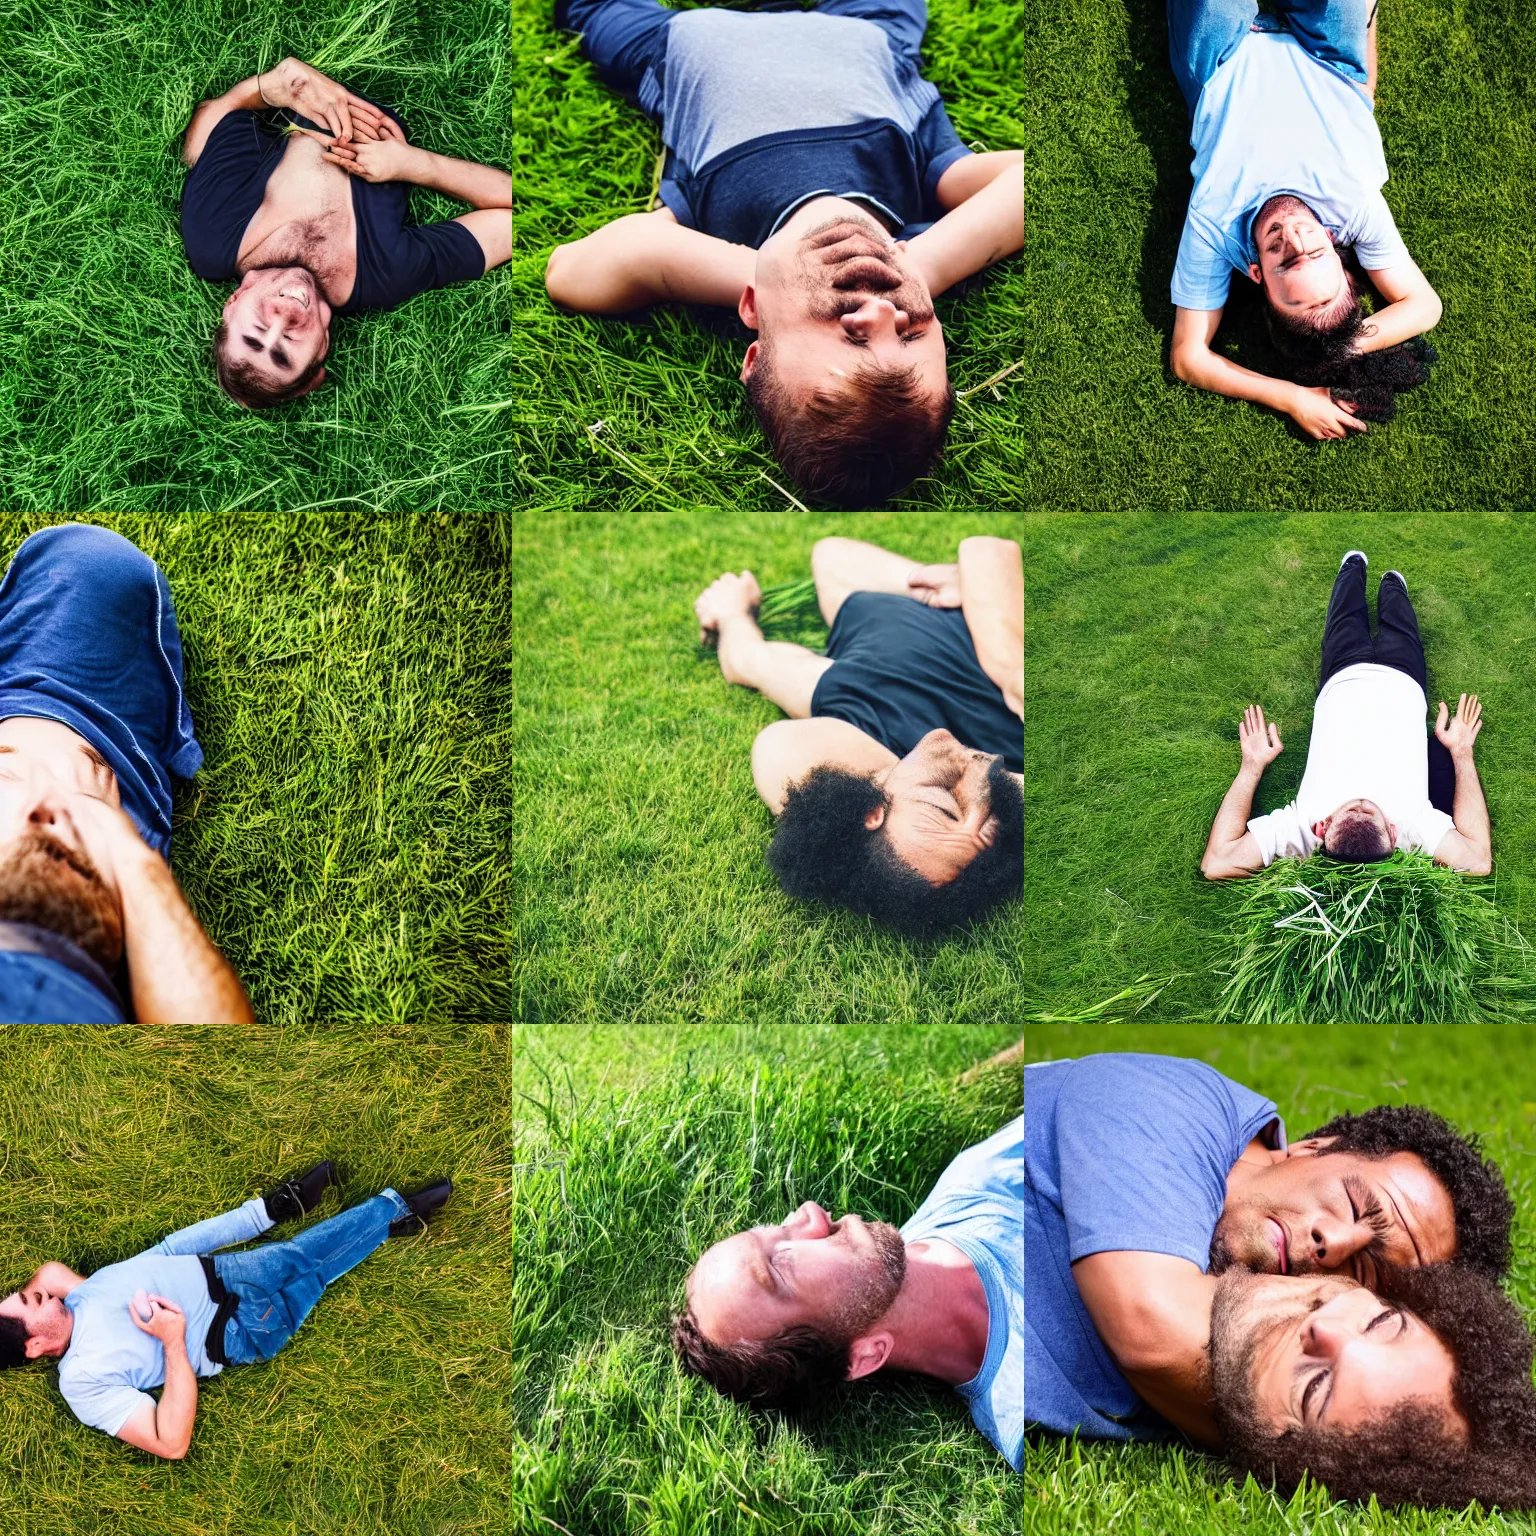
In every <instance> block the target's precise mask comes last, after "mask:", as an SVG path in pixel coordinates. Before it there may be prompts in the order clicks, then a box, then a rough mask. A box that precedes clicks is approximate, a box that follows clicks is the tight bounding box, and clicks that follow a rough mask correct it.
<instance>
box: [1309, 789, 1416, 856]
mask: <svg viewBox="0 0 1536 1536" xmlns="http://www.w3.org/2000/svg"><path fill="white" fill-rule="evenodd" d="M1356 826H1369V827H1373V828H1374V829H1375V830H1376V831H1377V832H1378V833H1379V834H1380V835H1381V836H1382V837H1384V838H1385V839H1386V842H1387V847H1388V848H1389V849H1390V848H1394V847H1396V845H1397V828H1396V827H1395V826H1394V825H1393V824H1392V823H1391V822H1390V821H1388V820H1387V813H1386V812H1385V811H1384V810H1382V808H1381V807H1380V806H1379V805H1377V804H1376V802H1375V801H1374V800H1365V799H1356V800H1346V801H1345V802H1344V803H1343V805H1341V806H1340V807H1339V808H1338V810H1336V811H1334V812H1333V813H1332V814H1331V815H1328V816H1325V817H1323V819H1322V820H1321V821H1314V822H1313V823H1312V835H1313V836H1314V837H1319V838H1321V839H1322V841H1323V847H1324V848H1326V849H1327V850H1328V852H1329V853H1332V852H1333V851H1334V850H1335V849H1336V848H1337V847H1338V845H1339V841H1340V838H1341V837H1342V835H1343V833H1344V831H1345V830H1346V828H1350V827H1356Z"/></svg>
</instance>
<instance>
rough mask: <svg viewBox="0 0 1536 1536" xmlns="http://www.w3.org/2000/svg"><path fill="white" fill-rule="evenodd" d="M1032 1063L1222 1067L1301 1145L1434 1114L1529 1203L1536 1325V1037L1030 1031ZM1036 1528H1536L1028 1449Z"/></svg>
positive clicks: (1129, 1452) (1497, 1033)
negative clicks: (1284, 1496) (1265, 1103)
mask: <svg viewBox="0 0 1536 1536" xmlns="http://www.w3.org/2000/svg"><path fill="white" fill-rule="evenodd" d="M1026 1041H1027V1051H1026V1055H1025V1059H1026V1060H1027V1061H1048V1060H1055V1059H1058V1058H1061V1057H1069V1056H1086V1055H1089V1054H1091V1053H1093V1052H1096V1051H1152V1052H1159V1053H1163V1054H1166V1055H1172V1056H1194V1057H1199V1058H1200V1059H1201V1060H1204V1061H1208V1062H1210V1064H1211V1065H1212V1066H1214V1067H1216V1068H1217V1069H1218V1070H1220V1071H1222V1072H1224V1073H1226V1075H1227V1076H1228V1077H1231V1078H1234V1079H1235V1080H1236V1081H1238V1082H1240V1083H1245V1084H1247V1085H1248V1086H1249V1087H1250V1088H1253V1089H1256V1090H1257V1091H1258V1092H1259V1093H1262V1094H1265V1095H1267V1096H1268V1097H1269V1098H1271V1099H1273V1100H1274V1101H1275V1103H1276V1104H1277V1105H1278V1106H1279V1108H1280V1113H1281V1115H1282V1116H1283V1117H1284V1119H1285V1125H1286V1131H1287V1134H1288V1135H1289V1136H1290V1138H1291V1139H1292V1140H1293V1141H1294V1140H1296V1139H1298V1138H1299V1137H1301V1136H1302V1135H1304V1134H1305V1133H1306V1132H1308V1131H1310V1130H1313V1129H1314V1128H1315V1127H1317V1126H1320V1125H1322V1124H1324V1123H1325V1122H1326V1121H1328V1120H1329V1119H1331V1118H1332V1117H1333V1116H1334V1115H1336V1114H1339V1113H1342V1112H1343V1111H1345V1110H1352V1111H1355V1112H1356V1113H1358V1112H1359V1111H1361V1110H1363V1109H1366V1108H1368V1107H1369V1106H1370V1105H1373V1104H1405V1103H1407V1104H1427V1105H1428V1106H1429V1107H1430V1108H1431V1109H1434V1110H1437V1111H1438V1112H1439V1113H1440V1114H1443V1115H1445V1116H1446V1118H1447V1119H1449V1120H1451V1121H1452V1122H1453V1123H1454V1124H1456V1125H1458V1126H1459V1127H1461V1129H1462V1130H1464V1131H1475V1132H1477V1133H1478V1134H1479V1135H1480V1136H1481V1137H1482V1139H1483V1144H1484V1149H1485V1151H1486V1152H1487V1154H1488V1155H1489V1156H1490V1157H1492V1158H1493V1159H1494V1160H1495V1161H1496V1162H1497V1163H1498V1164H1499V1165H1500V1167H1501V1168H1503V1170H1504V1176H1505V1179H1506V1181H1507V1182H1508V1185H1509V1190H1510V1193H1511V1195H1513V1197H1514V1201H1515V1207H1516V1217H1515V1262H1514V1266H1513V1269H1512V1271H1511V1274H1510V1278H1509V1280H1508V1282H1507V1289H1508V1290H1509V1292H1510V1294H1511V1295H1512V1296H1513V1297H1514V1298H1515V1300H1516V1301H1517V1302H1518V1303H1519V1304H1520V1305H1521V1307H1522V1308H1523V1309H1524V1310H1525V1312H1526V1315H1527V1317H1528V1318H1531V1319H1533V1320H1536V1248H1533V1245H1532V1240H1531V1237H1532V1230H1533V1225H1536V1150H1533V1148H1536V1142H1533V1139H1532V1137H1533V1128H1536V1069H1533V1066H1532V1063H1533V1061H1536V1030H1532V1029H1531V1028H1529V1027H1526V1026H1512V1025H1457V1026H1447V1027H1444V1028H1432V1029H1424V1028H1404V1029H1394V1028H1390V1027H1381V1028H1369V1027H1354V1028H1351V1027H1348V1026H1344V1027H1340V1028H1337V1029H1328V1030H1322V1029H1315V1028H1307V1027H1299V1028H1283V1027H1275V1028H1268V1029H1254V1028H1251V1027H1249V1028H1245V1027H1240V1026H1218V1025H1210V1024H1198V1025H1196V1024H1183V1025H1173V1024H1169V1025H1161V1026H1144V1025H1131V1024H1119V1025H1109V1026H1104V1025H1095V1026H1094V1027H1092V1028H1082V1027H1078V1028H1070V1027H1066V1026H1060V1025H1054V1026H1048V1025H1039V1024H1032V1025H1030V1026H1029V1029H1028V1033H1027V1035H1026ZM1024 1505H1025V1516H1024V1530H1025V1531H1026V1532H1028V1533H1029V1536H1098V1533H1100V1532H1104V1531H1125V1532H1128V1533H1136V1536H1141V1533H1143V1532H1144V1533H1146V1536H1216V1533H1218V1532H1220V1533H1226V1532H1231V1531H1242V1532H1244V1533H1251V1536H1301V1533H1303V1532H1307V1533H1312V1536H1364V1533H1367V1532H1371V1533H1374V1532H1383V1531H1392V1532H1400V1533H1402V1536H1440V1533H1441V1532H1446V1531H1464V1532H1477V1533H1493V1532H1505V1531H1510V1532H1514V1531H1519V1532H1530V1531H1532V1530H1536V1517H1532V1516H1530V1515H1510V1516H1503V1515H1498V1516H1489V1515H1486V1514H1483V1513H1480V1512H1478V1511H1476V1510H1470V1511H1465V1512H1458V1513H1455V1514H1451V1513H1447V1512H1443V1511H1434V1512H1426V1511H1419V1510H1401V1511H1395V1512H1392V1513H1390V1514H1389V1513H1384V1512H1382V1511H1380V1510H1377V1509H1374V1508H1369V1507H1367V1508H1361V1507H1360V1506H1358V1505H1350V1504H1335V1503H1333V1502H1332V1501H1331V1500H1329V1499H1328V1498H1327V1497H1326V1496H1325V1495H1324V1494H1323V1493H1322V1492H1321V1491H1320V1490H1318V1489H1316V1488H1312V1489H1307V1490H1303V1491H1302V1492H1301V1493H1298V1494H1297V1496H1296V1498H1295V1499H1294V1500H1293V1501H1291V1502H1290V1503H1285V1502H1283V1501H1281V1500H1278V1499H1276V1498H1275V1496H1274V1495H1273V1494H1271V1493H1269V1492H1268V1491H1266V1490H1264V1489H1261V1488H1260V1487H1259V1486H1258V1485H1257V1484H1256V1483H1254V1482H1252V1481H1249V1482H1247V1483H1245V1484H1243V1485H1241V1486H1240V1485H1238V1484H1236V1483H1234V1482H1233V1481H1232V1480H1231V1478H1230V1477H1228V1476H1227V1474H1226V1472H1225V1470H1224V1467H1223V1464H1222V1463H1221V1462H1219V1461H1217V1460H1216V1459H1214V1458H1211V1457H1207V1456H1202V1455H1199V1454H1196V1453H1194V1452H1191V1451H1185V1450H1182V1449H1176V1448H1173V1449H1170V1448H1166V1447H1153V1446H1111V1445H1107V1444H1104V1443H1091V1442H1078V1443H1076V1444H1074V1443H1072V1442H1069V1441H1065V1440H1062V1439H1060V1438H1058V1437H1056V1436H1052V1435H1048V1434H1044V1433H1040V1434H1038V1435H1036V1436H1035V1437H1032V1438H1030V1437H1026V1440H1025V1450H1024Z"/></svg>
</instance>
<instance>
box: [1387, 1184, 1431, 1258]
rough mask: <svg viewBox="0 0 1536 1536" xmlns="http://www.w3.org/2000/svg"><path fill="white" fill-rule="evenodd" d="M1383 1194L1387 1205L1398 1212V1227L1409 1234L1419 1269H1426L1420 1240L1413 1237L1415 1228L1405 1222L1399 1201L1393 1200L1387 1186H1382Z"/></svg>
mask: <svg viewBox="0 0 1536 1536" xmlns="http://www.w3.org/2000/svg"><path fill="white" fill-rule="evenodd" d="M1381 1192H1382V1194H1384V1195H1385V1196H1386V1197H1387V1204H1388V1205H1390V1206H1391V1207H1392V1209H1393V1210H1394V1211H1396V1212H1397V1221H1398V1225H1399V1226H1400V1227H1402V1229H1403V1231H1404V1232H1406V1233H1407V1234H1408V1241H1409V1242H1410V1243H1412V1244H1413V1257H1414V1261H1415V1263H1417V1264H1418V1266H1419V1268H1420V1269H1422V1268H1423V1267H1424V1255H1423V1254H1422V1253H1420V1252H1419V1240H1418V1238H1416V1237H1415V1236H1414V1235H1413V1228H1412V1227H1410V1226H1409V1225H1408V1223H1407V1221H1406V1220H1404V1218H1403V1213H1402V1211H1401V1209H1399V1207H1398V1203H1397V1201H1396V1200H1394V1199H1393V1198H1392V1191H1391V1190H1390V1189H1388V1188H1387V1187H1386V1185H1385V1184H1383V1185H1382V1187H1381Z"/></svg>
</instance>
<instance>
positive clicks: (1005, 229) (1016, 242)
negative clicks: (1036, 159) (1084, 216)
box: [907, 152, 1024, 296]
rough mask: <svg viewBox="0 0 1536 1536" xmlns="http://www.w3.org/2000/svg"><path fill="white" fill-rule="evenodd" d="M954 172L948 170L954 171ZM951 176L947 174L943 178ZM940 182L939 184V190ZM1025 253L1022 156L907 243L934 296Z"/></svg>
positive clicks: (1020, 154)
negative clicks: (1009, 258) (976, 273)
mask: <svg viewBox="0 0 1536 1536" xmlns="http://www.w3.org/2000/svg"><path fill="white" fill-rule="evenodd" d="M954 168H955V167H953V166H952V167H951V168H950V169H951V170H953V169H954ZM948 174H949V172H947V171H946V172H945V175H946V176H947V175H948ZM943 184H944V178H943V177H940V178H939V185H940V186H941V187H942V186H943ZM1023 247H1024V156H1023V153H1022V152H1020V153H1019V155H1018V160H1017V161H1016V162H1015V163H1014V164H1011V165H1007V166H1004V167H1003V168H1002V169H1001V170H1000V171H999V172H998V173H997V174H996V175H995V176H993V177H992V179H991V180H990V181H988V182H987V184H986V185H985V186H984V187H982V188H981V189H980V190H979V191H977V192H976V193H975V194H974V195H973V196H971V197H968V198H967V199H966V200H965V201H964V202H963V203H961V204H959V205H958V206H957V207H956V208H954V209H952V210H951V211H950V212H949V213H946V214H945V215H944V217H943V218H942V219H940V220H939V221H938V222H937V223H936V224H933V225H931V226H930V227H929V228H927V229H925V230H924V231H923V232H922V234H920V235H917V236H916V237H914V238H913V239H912V240H910V241H908V242H907V254H908V256H909V257H910V259H911V261H912V264H913V265H914V266H915V267H916V268H917V270H918V271H919V272H921V273H922V275H923V279H924V281H926V282H927V284H928V291H929V292H930V293H932V294H934V295H935V296H937V295H938V294H941V293H943V292H944V290H945V289H946V288H952V287H953V286H954V285H955V284H956V283H958V282H959V281H960V280H961V279H962V278H966V277H969V276H970V275H971V274H972V273H973V272H980V271H981V269H982V268H983V267H990V266H991V265H992V263H993V262H995V261H1001V260H1002V259H1003V257H1004V256H1011V255H1012V254H1013V253H1014V252H1015V251H1018V250H1022V249H1023Z"/></svg>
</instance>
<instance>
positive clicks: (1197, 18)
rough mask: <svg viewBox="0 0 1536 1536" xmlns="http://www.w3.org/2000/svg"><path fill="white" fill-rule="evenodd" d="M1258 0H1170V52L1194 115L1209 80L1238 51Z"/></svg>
mask: <svg viewBox="0 0 1536 1536" xmlns="http://www.w3.org/2000/svg"><path fill="white" fill-rule="evenodd" d="M1258 14H1259V7H1258V0H1168V55H1169V58H1170V60H1171V61H1172V63H1173V73H1174V78H1175V79H1177V80H1178V82H1179V89H1180V90H1181V91H1183V92H1184V100H1185V101H1186V102H1188V103H1189V110H1190V113H1191V115H1193V113H1194V110H1195V103H1196V102H1198V101H1199V100H1200V92H1201V91H1203V90H1204V89H1205V82H1206V81H1207V80H1209V79H1210V78H1211V76H1212V75H1214V74H1215V73H1216V71H1217V70H1218V69H1220V68H1221V66H1222V65H1223V64H1225V63H1226V62H1227V60H1228V59H1230V58H1231V57H1232V55H1233V54H1234V53H1236V52H1237V50H1238V48H1239V46H1240V45H1241V43H1242V41H1243V39H1244V38H1245V37H1247V35H1248V30H1249V28H1250V27H1252V25H1253V18H1254V17H1255V16H1257V15H1258Z"/></svg>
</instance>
